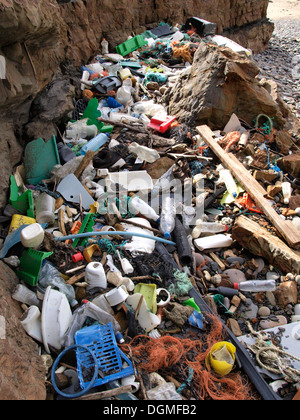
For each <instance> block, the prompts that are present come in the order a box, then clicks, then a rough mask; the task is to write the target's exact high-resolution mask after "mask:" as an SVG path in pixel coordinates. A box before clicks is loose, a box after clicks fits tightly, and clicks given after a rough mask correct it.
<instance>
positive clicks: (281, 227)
mask: <svg viewBox="0 0 300 420" xmlns="http://www.w3.org/2000/svg"><path fill="white" fill-rule="evenodd" d="M197 131H198V133H199V134H200V135H201V136H202V137H203V138H204V140H205V142H206V144H207V145H208V146H209V147H210V148H211V150H212V151H213V152H214V153H215V154H216V156H217V157H218V158H219V159H220V160H221V162H222V163H223V164H224V166H226V168H227V169H229V170H230V171H231V173H232V175H233V176H234V177H235V178H236V179H237V181H239V183H240V184H241V185H242V186H243V187H244V188H245V190H246V191H247V192H248V194H249V195H250V196H251V198H252V199H253V200H254V201H255V203H256V205H257V206H258V207H259V208H260V209H261V210H262V211H263V212H264V214H265V215H266V216H267V217H268V218H269V220H270V222H271V223H272V224H273V226H275V227H276V229H277V230H278V232H279V233H280V235H281V236H282V237H283V238H284V239H285V241H286V242H287V243H288V244H289V246H290V247H292V248H294V249H297V250H298V249H300V233H299V231H297V229H295V226H294V225H293V223H292V222H290V221H285V220H283V219H282V218H281V217H280V216H279V214H278V213H277V212H276V211H275V210H274V208H273V207H272V206H271V205H270V203H269V202H268V200H267V199H266V198H265V196H266V195H267V192H266V191H265V190H264V188H263V187H262V186H261V185H260V184H259V182H258V181H256V179H255V178H254V177H253V176H252V175H251V174H250V173H249V171H248V170H247V169H246V168H245V167H244V165H243V164H242V163H240V162H239V160H238V159H237V158H236V157H235V156H234V155H233V154H232V153H227V152H225V150H223V149H222V147H221V146H220V145H219V144H218V142H217V141H216V140H215V138H214V134H213V132H212V131H211V129H210V128H209V127H208V126H206V125H204V126H199V127H197Z"/></svg>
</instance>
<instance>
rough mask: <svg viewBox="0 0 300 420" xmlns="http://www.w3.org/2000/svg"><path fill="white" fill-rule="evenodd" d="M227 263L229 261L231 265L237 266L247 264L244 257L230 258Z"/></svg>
mask: <svg viewBox="0 0 300 420" xmlns="http://www.w3.org/2000/svg"><path fill="white" fill-rule="evenodd" d="M226 261H227V262H228V263H229V264H236V263H239V264H240V265H243V264H244V262H245V260H244V258H242V257H228V258H227V259H226Z"/></svg>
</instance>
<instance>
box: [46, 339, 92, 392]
mask: <svg viewBox="0 0 300 420" xmlns="http://www.w3.org/2000/svg"><path fill="white" fill-rule="evenodd" d="M76 348H81V349H83V350H85V351H88V352H89V353H90V355H91V356H92V358H93V360H94V375H93V378H92V380H91V382H90V383H89V384H88V386H87V387H86V388H85V389H83V390H82V391H80V392H77V393H76V394H65V393H64V392H62V391H61V390H60V389H59V388H58V387H57V385H56V382H55V371H56V369H57V366H58V364H59V362H60V361H61V359H62V358H63V357H64V356H65V354H67V353H68V352H69V351H71V350H73V349H76ZM97 378H98V361H97V358H96V356H95V354H94V353H93V352H92V350H91V349H90V348H89V347H86V346H80V345H77V344H75V345H74V346H71V347H68V348H67V349H65V350H64V351H62V352H61V353H60V355H59V356H58V358H57V359H56V360H55V362H54V364H53V367H52V372H51V382H52V385H53V388H54V389H55V391H56V392H57V393H58V394H59V395H61V396H62V397H64V398H79V397H82V395H85V394H86V393H87V392H89V390H90V389H92V388H93V386H94V384H95V382H96V379H97Z"/></svg>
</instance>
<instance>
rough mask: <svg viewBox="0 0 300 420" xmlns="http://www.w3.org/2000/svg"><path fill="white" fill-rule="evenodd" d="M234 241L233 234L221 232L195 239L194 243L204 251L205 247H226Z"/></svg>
mask: <svg viewBox="0 0 300 420" xmlns="http://www.w3.org/2000/svg"><path fill="white" fill-rule="evenodd" d="M232 242H233V239H232V238H231V235H222V234H219V235H213V236H206V237H204V238H199V239H195V241H194V244H195V246H196V247H197V248H198V249H199V251H204V250H205V249H215V248H226V247H229V246H231V245H232Z"/></svg>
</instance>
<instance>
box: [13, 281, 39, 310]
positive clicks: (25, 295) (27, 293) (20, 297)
mask: <svg viewBox="0 0 300 420" xmlns="http://www.w3.org/2000/svg"><path fill="white" fill-rule="evenodd" d="M12 298H13V299H15V300H17V301H18V302H22V303H26V304H27V305H30V306H38V307H39V306H40V303H41V302H40V301H39V299H38V297H37V295H36V293H34V292H33V291H32V290H30V289H28V287H26V286H24V285H23V284H18V285H17V286H16V287H15V289H14V291H13V294H12Z"/></svg>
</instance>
